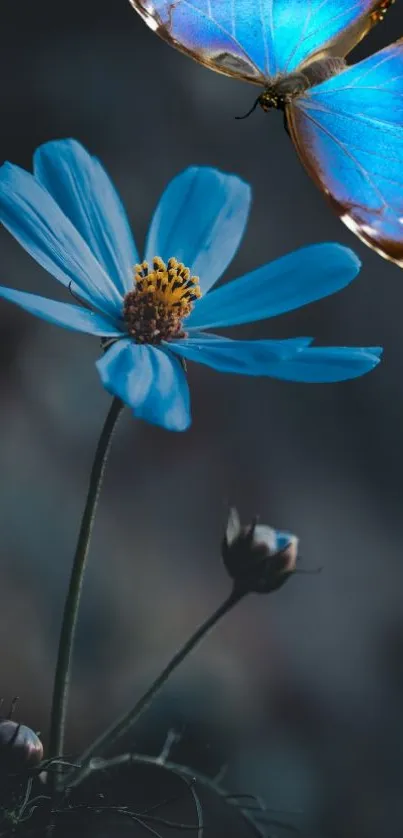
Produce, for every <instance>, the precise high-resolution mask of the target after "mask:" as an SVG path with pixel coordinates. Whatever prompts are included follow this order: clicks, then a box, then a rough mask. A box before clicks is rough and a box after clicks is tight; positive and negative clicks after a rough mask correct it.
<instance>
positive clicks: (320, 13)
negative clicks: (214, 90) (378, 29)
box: [130, 0, 393, 84]
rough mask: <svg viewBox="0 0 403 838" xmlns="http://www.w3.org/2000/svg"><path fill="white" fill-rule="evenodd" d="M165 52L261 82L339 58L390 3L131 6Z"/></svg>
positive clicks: (310, 0)
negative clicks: (166, 46)
mask: <svg viewBox="0 0 403 838" xmlns="http://www.w3.org/2000/svg"><path fill="white" fill-rule="evenodd" d="M130 2H131V5H132V6H133V7H134V8H135V9H136V11H137V12H138V13H139V14H140V15H141V17H142V18H143V19H144V20H145V22H146V23H147V24H148V26H150V28H151V29H152V30H153V31H154V32H157V34H158V35H160V36H161V37H162V38H164V40H166V41H168V42H169V43H170V44H171V45H172V46H175V47H177V49H180V50H182V52H185V53H187V54H188V55H190V56H191V57H192V58H194V59H196V60H197V61H199V62H200V63H201V64H204V65H205V66H207V67H210V68H211V69H213V70H216V71H218V72H221V73H225V74H226V75H230V76H235V77H237V78H242V79H245V80H247V81H251V82H256V83H257V84H264V83H265V80H267V79H268V78H270V77H272V76H275V75H276V74H277V73H291V72H293V71H295V70H296V69H297V68H298V67H301V65H303V64H304V63H306V62H307V61H308V60H309V59H311V58H312V56H314V55H316V54H318V53H320V52H321V51H323V50H327V51H328V52H331V53H333V54H334V55H338V56H342V57H344V56H345V55H347V53H348V52H349V51H350V50H351V49H352V48H353V46H355V44H357V43H358V41H360V40H361V38H362V37H363V36H364V35H365V34H366V32H368V30H369V29H370V28H371V26H372V25H373V24H374V23H376V22H377V20H378V19H380V17H382V15H383V12H384V10H386V8H387V7H388V6H389V5H390V4H391V2H393V0H130Z"/></svg>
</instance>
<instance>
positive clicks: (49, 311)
mask: <svg viewBox="0 0 403 838" xmlns="http://www.w3.org/2000/svg"><path fill="white" fill-rule="evenodd" d="M0 297H3V298H4V299H5V300H9V301H10V302H11V303H16V304H17V305H19V306H20V307H21V308H23V309H25V311H29V312H30V313H31V314H35V315H36V316H37V317H42V319H43V320H47V321H48V323H55V324H56V326H64V328H65V329H73V331H75V332H86V333H87V334H89V335H100V336H101V337H118V336H119V337H120V336H121V335H122V331H121V330H119V329H117V328H116V326H115V324H114V323H112V321H110V320H107V318H106V317H102V315H101V314H97V313H96V312H94V311H89V310H88V309H85V308H82V307H81V306H75V305H70V304H69V303H59V302H56V300H48V299H47V298H46V297H39V296H37V295H36V294H28V293H26V292H25V291H15V289H14V288H4V286H1V285H0Z"/></svg>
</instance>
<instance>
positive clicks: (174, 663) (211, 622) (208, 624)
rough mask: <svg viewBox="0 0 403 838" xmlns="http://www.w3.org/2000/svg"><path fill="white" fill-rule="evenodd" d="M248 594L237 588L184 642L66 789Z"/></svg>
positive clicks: (89, 750) (88, 754)
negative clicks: (217, 624)
mask: <svg viewBox="0 0 403 838" xmlns="http://www.w3.org/2000/svg"><path fill="white" fill-rule="evenodd" d="M246 593H247V591H245V590H244V589H241V590H239V589H238V588H234V589H233V590H232V592H231V593H230V595H229V597H227V598H226V599H225V600H224V602H223V603H222V604H221V605H220V606H219V607H218V608H217V610H216V611H214V613H213V614H212V615H211V616H210V617H208V619H207V620H206V621H205V622H204V623H202V625H201V626H199V628H198V629H196V631H195V632H194V634H192V636H191V637H190V638H189V639H188V640H187V641H186V643H184V644H183V646H182V647H181V648H180V649H179V650H178V651H177V652H176V653H175V655H174V656H173V658H171V660H170V662H169V663H168V665H167V666H166V667H165V669H163V670H162V672H161V673H160V675H158V677H157V678H156V679H155V681H154V682H153V684H151V687H149V689H148V690H147V691H146V692H145V693H144V695H142V697H141V698H140V699H139V700H138V701H137V703H136V704H135V705H134V707H132V709H131V710H129V712H128V713H125V714H124V715H123V716H121V717H120V718H119V719H118V721H117V722H115V723H114V724H113V725H112V726H111V727H110V728H108V729H107V730H106V731H105V733H102V734H101V736H99V737H98V739H96V740H95V742H93V743H92V744H91V745H90V746H89V748H87V750H86V751H84V753H83V754H82V756H81V757H80V758H79V759H78V760H77V761H78V762H79V763H80V768H79V769H78V770H77V769H73V770H72V771H71V772H70V773H69V774H68V775H67V777H66V780H65V785H66V786H71V785H72V784H74V785H76V784H77V783H79V782H80V779H81V778H82V777H84V776H85V775H86V774H87V773H88V768H89V766H90V763H91V760H92V758H93V757H94V756H97V755H98V754H100V753H101V752H103V751H105V750H107V749H109V748H111V747H112V745H114V744H115V742H116V741H117V740H118V739H120V738H121V737H122V736H124V735H125V733H127V732H128V731H129V730H130V728H131V727H133V725H134V724H136V722H137V721H138V720H139V718H140V716H142V714H143V713H144V711H145V710H146V709H147V707H148V706H149V705H150V704H151V702H152V701H153V700H154V698H155V697H156V696H157V694H158V693H159V692H160V690H161V689H162V687H163V686H164V684H165V683H166V682H167V681H168V678H169V677H170V676H171V675H172V673H173V672H174V671H175V670H176V669H177V668H178V666H180V664H181V663H182V662H183V661H184V660H185V658H186V657H187V656H188V655H189V654H190V653H191V652H193V650H194V649H195V648H196V646H198V645H199V644H200V643H201V641H202V640H203V639H204V638H205V637H206V635H207V634H208V633H209V632H210V631H211V630H212V629H213V628H214V626H215V625H216V623H218V621H219V620H221V618H222V617H224V615H225V614H228V612H229V611H231V609H232V608H233V607H234V605H236V604H237V603H238V602H239V601H240V600H241V599H242V598H243V597H244V596H245V594H246Z"/></svg>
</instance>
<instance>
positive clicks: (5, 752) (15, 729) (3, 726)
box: [0, 718, 43, 774]
mask: <svg viewBox="0 0 403 838" xmlns="http://www.w3.org/2000/svg"><path fill="white" fill-rule="evenodd" d="M42 757H43V745H42V742H41V740H40V739H39V736H37V734H36V733H34V731H33V730H31V728H30V727H26V725H20V724H18V722H14V721H13V720H12V719H2V718H0V772H1V771H5V772H6V773H9V774H14V773H17V772H20V771H25V770H29V769H30V768H35V766H37V765H39V763H40V762H41V760H42Z"/></svg>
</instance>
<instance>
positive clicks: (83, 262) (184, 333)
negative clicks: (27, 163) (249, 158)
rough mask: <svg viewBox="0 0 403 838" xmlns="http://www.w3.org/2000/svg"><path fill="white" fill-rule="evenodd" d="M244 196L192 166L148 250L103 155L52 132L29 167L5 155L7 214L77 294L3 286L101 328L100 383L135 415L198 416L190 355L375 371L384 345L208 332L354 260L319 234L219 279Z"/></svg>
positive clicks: (79, 325)
mask: <svg viewBox="0 0 403 838" xmlns="http://www.w3.org/2000/svg"><path fill="white" fill-rule="evenodd" d="M250 197H251V195H250V187H249V186H248V185H247V184H246V183H244V182H243V181H242V180H240V179H239V178H238V177H235V176H234V175H226V174H223V173H222V172H219V171H217V170H216V169H210V168H204V167H197V166H194V167H191V168H189V169H186V170H185V171H184V172H182V173H181V174H179V175H178V176H177V177H175V178H174V179H173V180H172V181H171V183H170V184H169V185H168V187H167V188H166V190H165V192H164V193H163V195H162V197H161V199H160V201H159V204H158V206H157V208H156V210H155V213H154V215H153V218H152V221H151V226H150V229H149V232H148V236H147V241H146V247H145V261H144V262H140V260H139V256H138V253H137V249H136V245H135V243H134V240H133V237H132V234H131V231H130V227H129V224H128V220H127V217H126V213H125V210H124V208H123V206H122V203H121V201H120V199H119V197H118V195H117V193H116V191H115V189H114V187H113V185H112V183H111V181H110V179H109V177H108V175H107V174H106V172H105V170H104V169H103V168H102V166H101V164H100V163H99V161H98V160H97V158H95V157H92V156H91V155H90V154H88V152H87V151H86V150H85V149H84V148H83V147H82V146H81V145H80V144H79V143H78V142H76V141H74V140H61V141H55V142H50V143H46V144H45V145H42V146H40V147H39V148H38V149H37V151H36V153H35V156H34V173H33V175H31V174H30V173H29V172H26V171H25V170H23V169H21V168H19V167H18V166H14V165H12V164H10V163H5V164H4V166H2V167H1V169H0V211H1V218H2V221H3V223H4V225H5V226H6V227H7V229H8V230H9V231H10V232H11V233H12V235H13V236H14V237H15V238H16V239H17V240H18V241H19V242H20V244H22V246H23V247H24V248H25V250H27V251H28V253H30V254H31V256H33V257H34V259H36V261H37V262H39V264H40V265H42V267H44V268H45V270H47V271H49V273H51V274H53V276H54V277H55V278H56V279H58V280H59V282H61V283H62V284H63V285H64V286H66V287H67V288H68V289H70V291H71V292H72V294H73V296H74V297H75V298H76V302H78V304H70V303H61V302H56V301H55V300H49V299H46V298H45V297H41V296H37V295H34V294H30V293H26V292H24V291H16V290H13V289H11V288H4V287H0V296H2V297H4V298H5V299H7V300H10V301H11V302H14V303H17V304H18V305H20V306H21V307H22V308H24V309H26V310H27V311H30V312H31V313H32V314H36V315H38V317H42V318H43V319H45V320H48V321H49V322H50V323H56V324H57V325H59V326H64V327H65V328H67V329H73V330H75V331H78V332H87V333H88V334H91V335H97V336H99V337H100V338H101V343H102V347H103V355H102V357H101V358H100V359H99V360H98V361H97V364H96V365H97V368H98V372H99V375H100V377H101V380H102V383H103V385H104V387H105V388H106V389H107V390H108V391H109V392H110V393H113V394H114V395H115V396H118V397H119V398H120V399H122V400H123V401H124V402H126V404H128V405H129V406H130V407H131V408H132V410H133V412H134V414H135V415H136V416H138V417H140V418H142V419H145V420H147V421H148V422H153V423H155V424H157V425H162V426H163V427H165V428H168V429H170V430H176V431H181V430H185V429H186V428H187V427H188V426H189V424H190V421H191V419H190V407H189V390H188V384H187V379H186V374H185V362H186V360H189V361H197V362H199V363H201V364H207V366H210V367H212V368H213V369H215V370H219V371H220V372H232V373H243V374H245V375H260V376H261V375H268V376H273V377H275V378H282V379H287V380H293V381H304V382H321V381H322V382H323V381H341V380H345V379H348V378H355V377H356V376H360V375H363V374H364V373H366V372H368V371H369V370H371V369H372V368H373V367H374V366H376V364H377V363H378V362H379V358H380V355H381V350H380V349H379V348H377V347H375V348H349V347H313V348H312V347H311V346H310V345H309V344H311V342H312V339H311V338H296V339H291V340H243V341H240V340H230V339H228V338H224V337H219V336H218V335H214V334H211V333H209V332H207V331H206V330H207V329H210V328H213V327H224V326H233V325H237V324H240V323H246V322H253V321H255V320H261V319H263V318H266V317H273V316H274V315H276V314H281V313H282V312H286V311H290V310H291V309H295V308H298V307H299V306H302V305H305V304H306V303H309V302H312V301H313V300H318V299H320V298H321V297H325V296H327V295H328V294H332V293H334V292H335V291H339V290H340V289H341V288H344V286H346V285H348V283H349V282H351V280H352V279H354V277H355V276H356V275H357V273H358V271H359V267H360V263H359V260H358V258H357V257H356V256H355V255H354V253H352V252H351V251H350V250H348V249H347V248H345V247H342V246H341V245H338V244H318V245H313V246H311V247H306V248H303V249H301V250H299V251H296V252H295V253H291V254H290V255H288V256H285V257H283V258H281V259H278V260H277V261H275V262H272V263H271V264H268V265H264V266H263V267H261V268H258V269H257V270H254V271H252V272H251V273H248V274H246V275H245V276H242V277H241V278H239V279H236V280H234V281H233V282H229V283H227V284H226V285H224V286H221V287H220V288H218V289H216V290H213V291H211V290H210V289H211V288H212V286H213V285H214V284H215V282H216V281H217V280H218V279H219V278H220V277H221V275H222V274H223V272H224V271H225V269H226V267H227V265H228V264H229V262H230V261H231V259H232V257H233V256H234V254H235V252H236V250H237V248H238V245H239V243H240V241H241V238H242V235H243V232H244V229H245V226H246V221H247V216H248V212H249V205H250ZM199 277H200V279H199ZM207 292H208V293H207Z"/></svg>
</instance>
